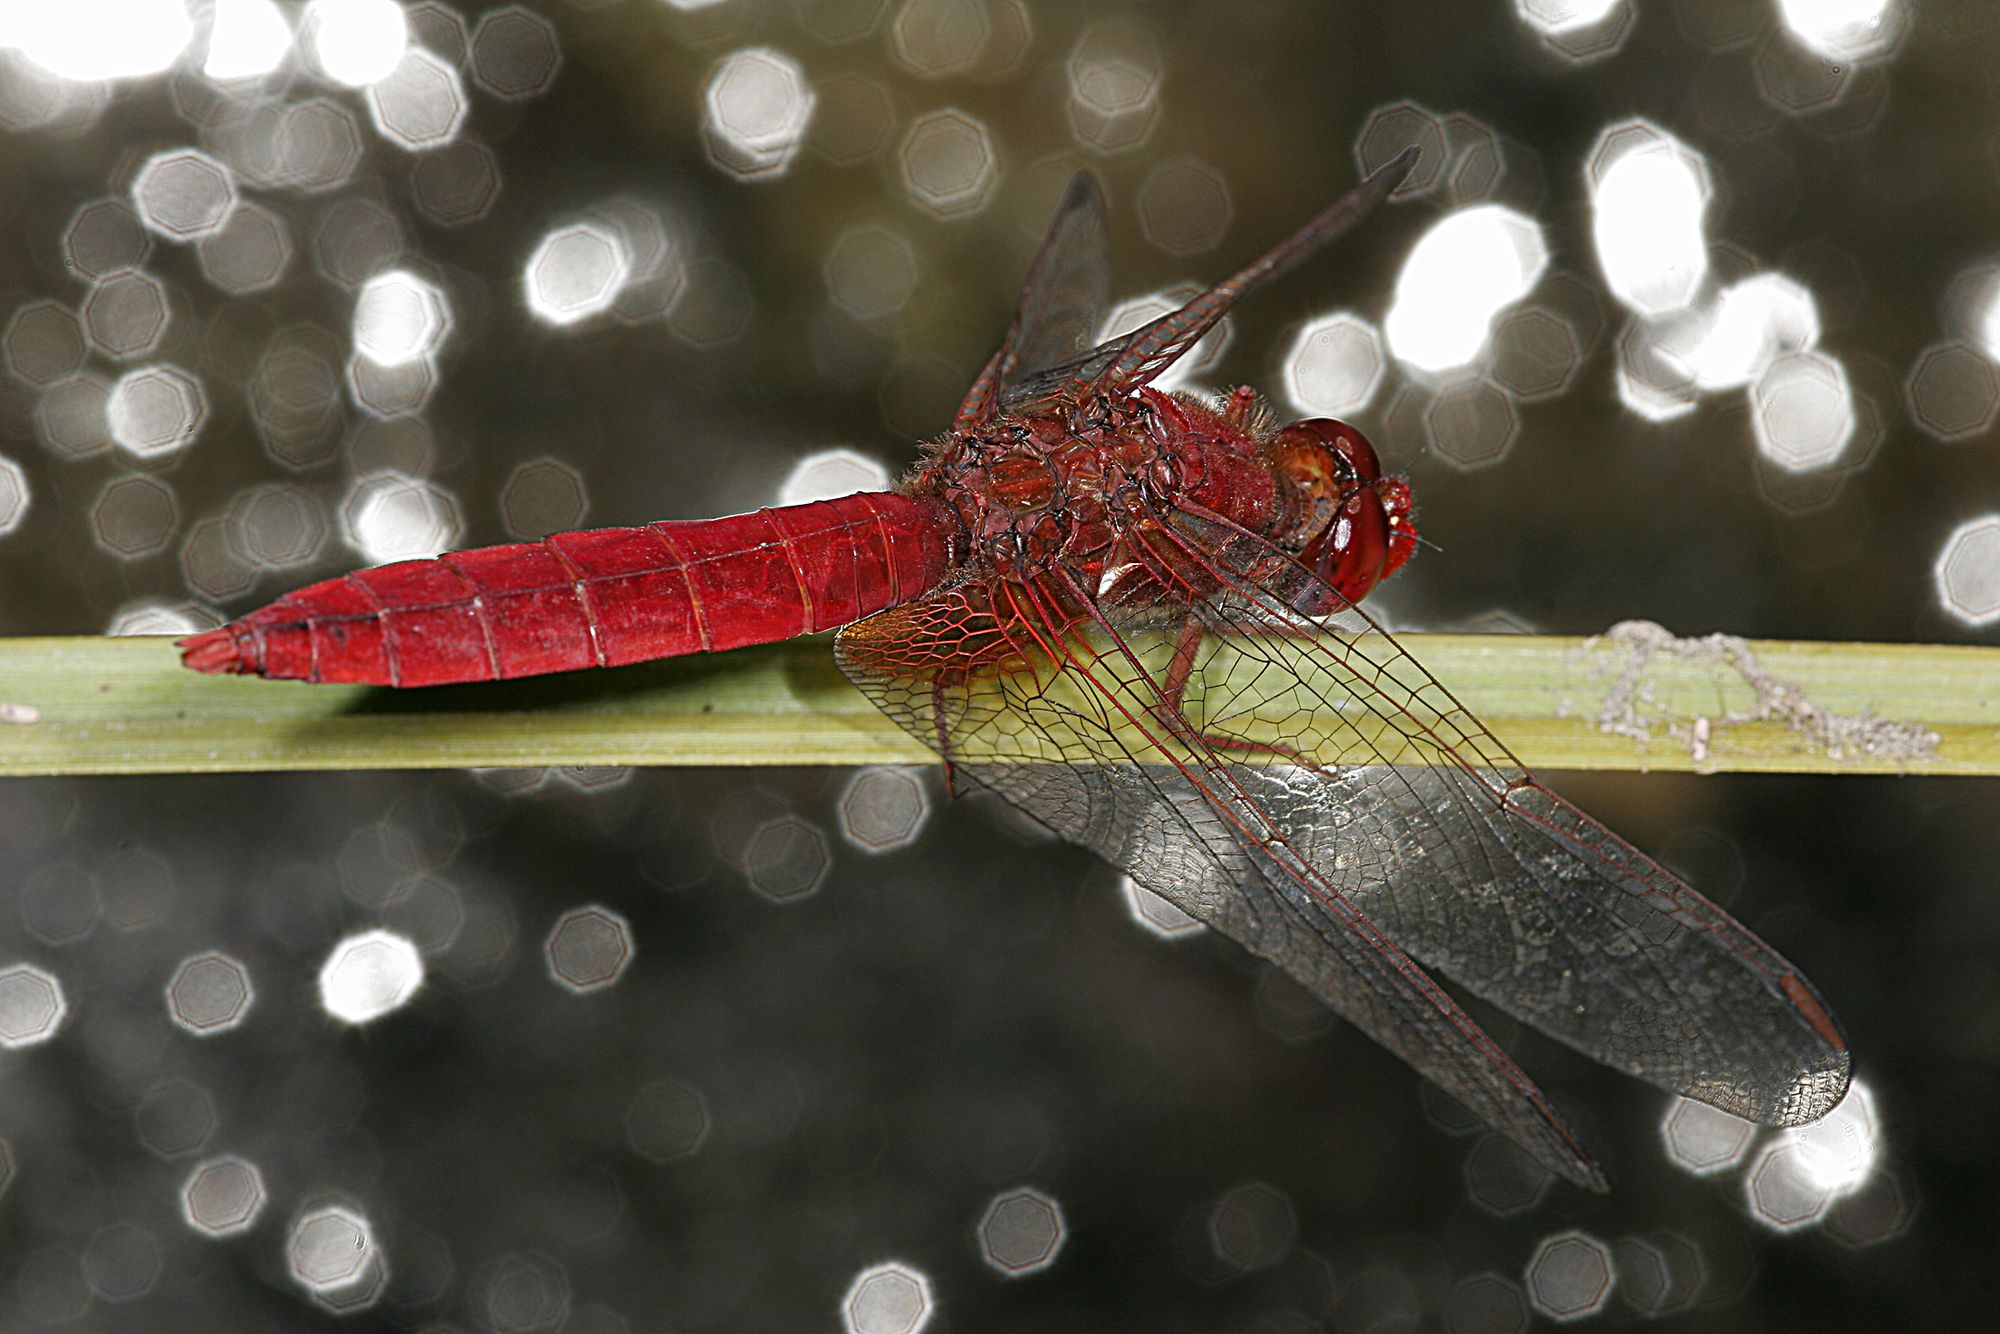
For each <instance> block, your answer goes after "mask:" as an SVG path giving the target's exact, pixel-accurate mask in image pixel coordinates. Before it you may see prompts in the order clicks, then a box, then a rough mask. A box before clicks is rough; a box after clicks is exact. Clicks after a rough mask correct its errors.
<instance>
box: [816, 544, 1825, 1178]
mask: <svg viewBox="0 0 2000 1334" xmlns="http://www.w3.org/2000/svg"><path fill="white" fill-rule="evenodd" d="M1150 541H1151V543H1152V548H1153V550H1154V553H1155V554H1154V559H1153V560H1152V561H1151V565H1152V574H1151V575H1150V576H1148V577H1146V578H1143V579H1140V580H1138V581H1136V582H1135V581H1133V580H1130V579H1128V580H1126V581H1124V582H1123V583H1122V584H1121V587H1120V588H1119V589H1118V590H1116V591H1114V592H1113V594H1112V595H1111V596H1109V597H1108V598H1106V599H1104V600H1103V601H1102V602H1101V603H1100V602H1096V601H1093V600H1091V599H1089V598H1087V597H1085V596H1084V594H1083V593H1082V591H1081V590H1079V589H1076V588H1074V587H1071V586H1069V585H1068V584H1067V583H1066V582H1062V577H1061V576H1060V574H1057V575H1052V576H1050V577H1049V579H1046V580H1044V581H1043V582H1042V583H1041V584H1039V585H1032V586H1027V587H1022V586H1015V585H995V586H991V587H987V586H980V585H973V586H970V587H969V588H967V587H962V588H960V589H957V590H952V591H949V592H947V593H945V594H942V595H939V596H937V597H934V598H933V599H931V600H929V601H927V602H924V603H919V604H915V605H913V606H910V607H907V608H902V609H899V610H898V611H894V612H888V613H884V614H882V615H881V616H877V617H873V618H870V619H869V620H867V621H863V622H861V623H860V624H859V625H857V626H854V627H851V628H850V629H849V630H848V631H847V632H845V633H844V634H843V635H842V637H841V645H840V652H841V658H842V664H843V666H844V667H845V668H846V669H847V671H848V673H849V675H850V676H852V677H853V678H854V679H855V680H856V682H857V683H858V684H859V685H861V687H862V688H863V689H864V690H865V691H867V692H868V693H869V694H870V695H871V696H872V697H873V698H874V699H875V700H876V702H877V703H878V704H879V705H881V706H882V707H883V708H884V709H885V710H886V711H888V712H889V713H890V714H891V715H892V716H894V717H896V718H897V719H898V720H899V721H900V722H902V724H903V725H904V726H905V727H906V728H908V729H909V730H910V731H911V732H912V733H913V734H914V735H916V736H918V737H919V738H921V739H923V740H925V741H926V742H927V743H929V744H931V745H933V746H935V747H937V748H939V749H940V750H941V751H943V752H944V753H945V754H946V755H947V756H948V757H949V758H950V759H952V760H953V762H954V763H955V764H956V765H957V766H958V767H959V769H960V771H961V772H963V773H965V774H967V775H968V776H969V777H971V778H973V779H975V780H976V781H980V782H983V783H985V784H987V785H989V786H992V787H994V788H996V789H997V790H999V791H1000V792H1001V793H1002V794H1003V795H1005V796H1007V797H1008V798H1009V799H1010V800H1012V801H1013V802H1015V804H1017V805H1019V806H1021V807H1022V808H1023V809H1025V810H1027V811H1029V812H1030V813H1031V814H1033V815H1035V816H1036V817H1037V818H1038V819H1040V820H1042V821H1043V822H1044V823H1046V824H1048V825H1049V826H1050V827H1052V828H1053V829H1055V830H1056V831H1057V832H1058V833H1061V834H1062V835H1064V836H1065V837H1067V838H1070V839H1071V840H1072V841H1075V842H1078V843H1082V844H1084V845H1086V846H1088V847H1091V848H1094V849H1096V850H1097V851H1099V852H1100V853H1102V854H1103V855H1104V856H1106V857H1107V858H1109V859H1110V860H1112V861H1113V862H1115V863H1117V864H1118V865H1120V866H1122V867H1124V868H1125V869H1126V870H1128V871H1129V872H1131V874H1132V875H1133V876H1134V878H1135V879H1137V880H1138V881H1139V882H1140V883H1141V884H1144V885H1146V886H1147V887H1148V888H1150V889H1152V890H1154V891H1155V892H1157V893H1160V894H1162V895H1164V896H1166V897H1167V898H1169V899H1170V900H1172V901H1174V902H1175V903H1177V904H1178V905H1179V906H1180V907H1182V908H1183V909H1184V910H1186V911H1188V912H1190V913H1192V914H1194V915H1195V916H1197V917H1200V918H1202V919H1203V920H1204V921H1208V922H1210V923H1211V924H1212V925H1214V926H1216V927H1217V928H1218V929H1219V930H1221V931H1222V932H1224V933H1225V934H1228V935H1230V936H1232V937H1233V938H1235V939H1237V940H1239V941H1241V942H1242V943H1243V944H1244V945H1246V946H1247V947H1248V948H1250V949H1251V950H1252V951H1253V952H1255V953H1257V954H1259V955H1261V956H1263V957H1265V958H1268V959H1271V960H1272V961H1273V962H1275V963H1277V964H1278V965H1279V966H1281V967H1283V968H1284V969H1285V970H1286V971H1287V972H1288V973H1290V974H1291V975H1292V976H1294V977H1295V978H1297V979H1298V980H1299V981H1301V982H1302V983H1304V984H1305V985H1306V986H1308V987H1309V988H1311V989H1313V990H1314V991H1315V992H1316V993H1317V994H1319V995H1320V996H1321V997H1322V998H1323V999H1324V1000H1326V1001H1327V1002H1328V1003H1329V1004H1330V1005H1332V1006H1333V1007H1334V1008H1335V1009H1337V1010H1339V1011H1340V1012H1341V1013H1342V1014H1344V1015H1346V1016H1347V1017H1348V1018H1350V1019H1351V1020H1353V1021H1354V1022H1355V1023H1356V1024H1357V1025H1358V1026H1360V1027H1361V1028H1363V1029H1364V1030H1365V1031H1367V1032H1368V1033H1369V1034H1370V1035H1371V1036H1373V1037H1375V1038H1376V1039H1377V1040H1378V1041H1380V1042H1382V1043H1383V1045H1385V1046H1387V1047H1389V1048H1390V1049H1391V1050H1393V1051H1395V1052H1396V1053H1397V1054H1398V1055H1399V1056H1401V1057H1403V1059H1405V1060H1407V1061H1408V1062H1409V1063H1410V1064H1412V1065H1413V1066H1415V1067H1416V1068H1417V1069H1419V1070H1420V1071H1422V1072H1423V1073H1424V1074H1425V1075H1427V1076H1428V1077H1430V1078H1431V1079H1433V1080H1435V1081H1436V1082H1438V1083H1439V1084H1440V1085H1442V1086H1443V1087H1444V1088H1445V1089H1447V1090H1448V1091H1449V1092H1451V1093H1452V1094H1453V1095H1454V1096H1456V1097H1458V1098H1459V1099H1460V1100H1461V1101H1463V1102H1465V1103H1466V1104H1467V1105H1468V1106H1469V1107H1471V1108H1472V1109H1473V1110H1474V1111H1475V1112H1477V1113H1478V1114H1479V1115H1481V1116H1482V1117H1484V1118H1485V1119H1486V1120H1487V1121H1489V1122H1490V1123H1492V1124H1494V1125H1496V1126H1498V1127H1499V1128H1501V1129H1503V1130H1505V1131H1507V1132H1508V1133H1509V1134H1511V1135H1513V1136H1514V1137H1515V1138H1516V1139H1517V1140H1518V1141H1520V1142H1521V1143H1522V1144H1523V1145H1524V1146H1526V1147H1527V1148H1528V1149H1529V1150H1530V1151H1531V1152H1533V1153H1534V1154H1535V1155H1536V1156H1537V1157H1538V1158H1539V1159H1540V1160H1541V1161H1543V1162H1544V1163H1545V1164H1547V1165H1548V1166H1549V1167H1550V1168H1552V1169H1553V1170H1555V1171H1557V1172H1559V1173H1561V1174H1563V1175H1564V1176H1566V1177H1568V1178H1569V1179H1571V1180H1575V1181H1580V1182H1583V1183H1585V1184H1597V1183H1598V1182H1600V1180H1601V1178H1599V1177H1598V1176H1597V1175H1596V1169H1595V1167H1594V1165H1593V1164H1591V1162H1590V1160H1589V1159H1588V1157H1587V1156H1586V1155H1585V1154H1584V1153H1583V1151H1582V1149H1581V1148H1580V1147H1579V1146H1578V1145H1577V1143H1576V1141H1575V1139H1574V1137H1573V1136H1572V1135H1571V1134H1570V1133H1569V1132H1568V1130H1567V1128H1566V1127H1564V1126H1563V1124H1562V1122H1561V1120H1560V1118H1559V1117H1558V1116H1557V1115H1556V1113H1555V1112H1554V1110H1553V1109H1552V1108H1550V1107H1549V1105H1548V1103H1547V1100H1546V1099H1545V1098H1544V1097H1543V1096H1542V1095H1541V1093H1540V1092H1539V1091H1538V1090H1536V1089H1535V1087H1534V1085H1533V1084H1532V1083H1531V1082H1530V1081H1529V1080H1528V1079H1527V1077H1526V1076H1525V1075H1524V1074H1522V1073H1521V1072H1520V1070H1519V1069H1518V1068H1517V1067H1515V1066H1514V1064H1513V1063H1512V1062H1511V1061H1510V1060H1508V1058H1507V1057H1506V1055H1505V1054H1504V1053H1502V1052H1501V1051H1500V1050H1499V1049H1498V1048H1497V1047H1496V1046H1494V1045H1493V1043H1492V1042H1491V1041H1490V1039H1488V1038H1487V1037H1486V1035H1485V1034H1484V1033H1483V1032H1481V1031H1480V1030H1479V1029H1478V1027H1477V1026H1476V1025H1475V1024H1473V1022H1472V1021H1471V1019H1470V1018H1468V1017H1467V1016H1466V1015H1465V1014H1464V1013H1463V1012H1462V1011H1461V1010H1460V1009H1459V1008H1458V1007H1457V1006H1456V1005H1455V1004H1453V1003H1452V1002H1451V1000H1450V998H1449V997H1447V996H1445V995H1444V994H1443V993H1442V992H1441V991H1439V990H1438V989H1437V987H1436V986H1435V984H1434V983H1432V981H1431V980H1430V978H1429V977H1428V976H1427V975H1425V973H1424V972H1423V970H1422V968H1420V967H1418V965H1417V963H1415V962H1412V959H1411V957H1410V956H1414V958H1415V959H1416V960H1418V961H1421V962H1423V963H1428V964H1430V965H1432V966H1434V967H1436V968H1437V969H1438V970H1439V971H1440V972H1442V973H1444V974H1445V975H1446V976H1448V977H1451V978H1452V979H1454V980H1455V981H1457V982H1459V983H1460V984H1461V985H1463V986H1465V987H1466V988H1467V989H1468V990H1470V991H1472V992H1473V993H1475V994H1477V995H1480V996H1482V997H1484V998H1485V999H1487V1000H1489V1001H1491V1002H1493V1003H1494V1004H1496V1005H1498V1006H1499V1007H1501V1008H1502V1009H1504V1010H1506V1011H1507V1012H1509V1013H1511V1014H1513V1015H1515V1016H1516V1017H1518V1018H1520V1019H1522V1020H1523V1021H1525V1022H1528V1023H1530V1024H1533V1025H1534V1026H1536V1027H1538V1028H1540V1029H1542V1030H1543V1031H1545V1032H1547V1033H1549V1034H1550V1035H1551V1036H1553V1037H1556V1038H1558V1039H1560V1040H1561V1041H1563V1042H1565V1043H1568V1044H1569V1045H1570V1046H1572V1047H1575V1048H1576V1049H1577V1050H1579V1051H1582V1052H1584V1053H1586V1054H1588V1055H1590V1056H1593V1057H1595V1058H1597V1059H1599V1060H1602V1061H1604V1062H1606V1063H1607V1064H1610V1065H1613V1066H1615V1067H1617V1068H1619V1069H1622V1070H1625V1071H1628V1072H1629V1073H1632V1074H1635V1075H1638V1076H1640V1077H1641V1078H1644V1079H1647V1080H1650V1081H1651V1082H1653V1083H1655V1084H1658V1085H1660V1086H1661V1087H1663V1088H1667V1089H1671V1090H1674V1091H1676V1092H1680V1093H1684V1094H1686V1095H1688V1096H1690V1097H1694V1098H1697V1099H1700V1100H1702V1101H1705V1102H1708V1103H1711V1104H1713V1105H1715V1106H1718V1107H1722V1108H1724V1109H1726V1110H1728V1111H1731V1112H1733V1113H1736V1114H1738V1115H1742V1116H1746V1117H1750V1118H1753V1119H1757V1120H1761V1121H1766V1122H1773V1123H1778V1124H1796V1123H1800V1122H1804V1121H1809V1120H1812V1119H1814V1118H1816V1117H1817V1116H1820V1115H1823V1114H1824V1113H1825V1112H1826V1111H1827V1110H1830V1109H1831V1108H1832V1106H1833V1105H1834V1104H1835V1103H1836V1102H1838V1101H1839V1099H1840V1097H1841V1096H1842V1094H1843V1093H1844V1092H1845V1089H1846V1085H1847V1079H1848V1053H1847V1049H1846V1044H1845V1041H1844V1039H1843V1037H1842V1036H1841V1033H1840V1030H1839V1027H1838V1025H1837V1024H1836V1023H1835V1021H1834V1020H1833V1018H1832V1016H1831V1015H1830V1013H1829V1012H1828V1011H1827V1009H1826V1007H1825V1006H1824V1005H1823V1004H1822V1003H1821V1002H1820V1000H1819V998H1818V996H1817V995H1816V993H1814V992H1813V990H1812V988H1811V986H1810V985H1809V984H1808V983H1807V982H1806V981H1805V980H1804V979H1803V978H1802V977H1801V976H1800V975H1799V973H1798V971H1797V970H1796V969H1795V968H1793V967H1792V966H1791V965H1790V964H1788V963H1787V962H1786V961H1785V960H1784V959H1782V958H1781V957H1780V956H1778V955H1777V954H1776V953H1775V952H1774V951H1772V950H1771V949H1770V948H1769V947H1768V946H1766V945H1764V944H1763V942H1761V941H1759V940H1758V939H1757V938H1756V937H1755V936H1753V935H1751V934H1750V933H1749V932H1748V931H1747V930H1745V929H1744V928H1743V927H1742V926H1740V925H1739V924H1737V923H1736V922H1735V921H1734V920H1733V919H1731V918H1730V917H1729V916H1728V915H1727V914H1726V913H1724V912H1722V911H1721V910H1720V909H1719V908H1717V907H1715V906H1714V905H1713V904H1711V903H1709V902H1708V901H1707V900H1706V899H1703V898H1702V897H1701V896H1700V895H1699V894H1697V893H1695V891H1694V890H1692V889H1690V888H1689V887H1688V886H1687V885H1685V884H1683V883H1682V882H1681V881H1679V880H1678V879H1676V878H1675V877H1674V876H1673V875H1672V874H1671V873H1669V872H1668V871H1666V870H1665V869H1664V868H1662V867H1660V866H1658V865H1657V864H1656V863H1654V862H1652V861H1650V860H1649V859H1647V858H1646V857H1644V856H1643V854H1641V853H1639V852H1638V851H1637V850H1636V849H1633V848H1632V847H1631V846H1630V845H1629V844H1626V843H1625V842H1624V841H1623V840H1621V839H1619V838H1617V836H1616V835H1614V834H1612V833H1610V832H1609V831H1608V830H1606V829H1604V828H1603V827H1602V826H1600V825H1598V824H1597V823H1596V822H1594V821H1592V820H1591V819H1590V818H1589V817H1588V816H1585V815H1583V814H1582V813H1581V812H1579V811H1577V810H1576V809H1575V808H1574V807H1572V806H1570V805H1568V804H1567V803H1565V802H1563V801H1562V800H1561V798H1559V797H1557V796H1555V795H1554V794H1553V793H1551V792H1549V791H1548V790H1547V789H1546V788H1544V787H1542V786H1541V785H1540V784H1538V783H1536V782H1535V781H1534V780H1533V779H1531V778H1530V777H1528V775H1526V774H1525V773H1524V772H1523V771H1522V770H1521V769H1520V767H1519V765H1518V764H1517V763H1516V762H1515V761H1514V759H1513V757H1512V756H1511V755H1509V754H1508V753H1507V751H1506V749H1505V748H1504V747H1502V746H1501V745H1500V744H1499V742H1498V741H1497V740H1496V739H1495V738H1494V737H1493V736H1492V735H1491V734H1490V733H1489V732H1487V731H1486V730H1485V728H1484V727H1483V726H1481V725H1480V724H1479V723H1478V721H1477V720H1476V719H1474V718H1472V717H1471V716H1470V715H1469V714H1467V713H1466V712H1465V710H1464V709H1463V708H1462V707H1460V706H1459V705H1458V703H1457V701H1456V700H1454V699H1452V697H1451V696H1450V695H1449V693H1447V692H1446V691H1445V690H1444V689H1443V687H1442V686H1440V685H1439V684H1438V683H1437V682H1436V680H1435V679H1434V678H1432V677H1431V676H1430V675H1429V674H1428V673H1427V672H1425V671H1424V670H1423V668H1422V667H1421V666H1420V665H1419V664H1417V663H1416V661H1415V660H1414V659H1412V658H1411V657H1410V656H1409V655H1408V654H1407V653H1405V652H1404V651H1403V650H1402V649H1401V648H1400V647H1399V646H1397V645H1396V644H1395V643H1394V641H1393V640H1391V639H1390V638H1389V637H1388V636H1387V635H1386V634H1385V633H1383V632H1382V631H1381V630H1380V629H1379V628H1378V627H1376V626H1375V625H1374V624H1373V623H1372V622H1370V621H1369V620H1368V619H1367V618H1366V617H1365V616H1364V615H1362V614H1361V613H1359V612H1358V611H1356V612H1349V613H1346V614H1344V615H1343V617H1342V618H1340V623H1339V624H1337V625H1323V624H1321V623H1318V622H1316V621H1313V620H1311V619H1308V618H1306V617H1303V616H1300V615H1299V614H1297V613H1296V612H1294V611H1292V610H1291V608H1292V606H1293V605H1294V604H1296V603H1299V602H1301V601H1307V602H1308V604H1310V603H1309V599H1307V598H1306V594H1307V593H1308V591H1310V589H1311V588H1312V587H1313V586H1314V581H1313V580H1312V576H1311V575H1310V573H1309V572H1307V571H1305V570H1304V569H1302V568H1301V567H1300V566H1298V565H1297V564H1296V563H1295V562H1293V561H1291V560H1290V559H1289V557H1287V556H1285V555H1284V554H1283V553H1282V552H1278V551H1275V550H1272V549H1271V548H1269V547H1268V546H1266V545H1265V544H1264V543H1263V542H1262V541H1261V540H1259V539H1256V538H1253V537H1251V536H1249V535H1247V534H1244V533H1242V532H1240V531H1239V530H1233V529H1230V528H1228V527H1227V526H1226V525H1224V524H1222V523H1220V522H1219V521H1214V520H1209V519H1202V518H1198V517H1189V516H1174V517H1173V518H1172V521H1171V522H1170V523H1166V524H1162V525H1161V526H1159V527H1158V528H1156V529H1155V530H1154V531H1153V532H1152V533H1151V535H1150ZM1190 620H1192V622H1193V624H1194V625H1196V626H1197V627H1198V628H1199V629H1200V631H1201V632H1202V633H1201V635H1200V637H1199V639H1198V640H1190V638H1189V636H1188V634H1187V633H1186V630H1187V627H1188V625H1189V623H1190ZM1190 644H1192V650H1193V651H1192V652H1191V653H1190V652H1189V647H1190ZM1177 659H1178V660H1179V661H1181V662H1183V663H1191V664H1192V666H1193V668H1194V670H1193V671H1192V672H1191V673H1189V674H1188V687H1187V690H1186V692H1185V694H1184V696H1183V697H1182V698H1181V699H1180V700H1179V707H1178V708H1174V707H1172V698H1173V696H1174V694H1175V693H1176V692H1175V690H1174V689H1173V683H1174V681H1175V679H1176V677H1177V675H1178V673H1177V670H1176V666H1175V664H1176V661H1177ZM1405 951H1407V955H1406V953H1405Z"/></svg>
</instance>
